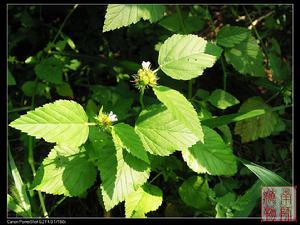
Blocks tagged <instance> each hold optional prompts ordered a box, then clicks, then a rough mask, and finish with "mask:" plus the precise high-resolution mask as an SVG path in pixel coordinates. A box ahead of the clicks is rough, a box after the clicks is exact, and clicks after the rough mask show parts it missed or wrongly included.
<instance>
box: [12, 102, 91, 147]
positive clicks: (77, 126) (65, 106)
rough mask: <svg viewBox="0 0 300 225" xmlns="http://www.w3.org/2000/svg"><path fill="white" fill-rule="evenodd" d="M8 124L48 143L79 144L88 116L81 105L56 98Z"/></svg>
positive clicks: (85, 132) (83, 137) (81, 140)
mask: <svg viewBox="0 0 300 225" xmlns="http://www.w3.org/2000/svg"><path fill="white" fill-rule="evenodd" d="M9 126H11V127H13V128H16V129H18V130H21V131H23V132H25V133H27V134H29V135H31V136H34V137H36V138H44V139H45V141H47V142H50V143H57V144H63V145H69V146H80V145H81V144H83V143H84V142H85V141H86V139H87V137H88V133H89V127H88V118H87V115H86V114H85V112H84V110H83V108H82V106H81V105H79V104H78V103H76V102H74V101H68V100H57V101H55V102H54V103H49V104H45V105H43V106H42V107H38V108H36V109H35V110H32V111H29V112H27V114H25V115H22V116H21V117H20V118H18V119H16V120H14V121H13V122H11V123H10V124H9Z"/></svg>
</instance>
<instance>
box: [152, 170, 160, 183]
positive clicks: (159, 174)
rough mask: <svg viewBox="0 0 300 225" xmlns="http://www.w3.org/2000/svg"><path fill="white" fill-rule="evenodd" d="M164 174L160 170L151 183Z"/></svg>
mask: <svg viewBox="0 0 300 225" xmlns="http://www.w3.org/2000/svg"><path fill="white" fill-rule="evenodd" d="M161 174H162V171H160V172H159V173H158V174H156V176H155V177H153V179H152V180H151V181H150V182H149V183H150V184H151V183H152V182H153V181H155V180H156V179H157V178H158V177H159V176H160V175H161Z"/></svg>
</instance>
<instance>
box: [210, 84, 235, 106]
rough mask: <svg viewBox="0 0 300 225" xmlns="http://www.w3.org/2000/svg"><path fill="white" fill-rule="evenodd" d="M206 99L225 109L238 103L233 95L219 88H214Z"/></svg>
mask: <svg viewBox="0 0 300 225" xmlns="http://www.w3.org/2000/svg"><path fill="white" fill-rule="evenodd" d="M208 101H209V102H210V103H211V104H212V105H213V106H215V107H217V108H219V109H227V108H228V107H230V106H233V105H236V104H239V103H240V101H239V100H238V99H236V98H235V97H234V96H232V95H231V94H229V93H228V92H226V91H223V90H221V89H216V90H214V91H213V93H211V95H210V96H209V99H208Z"/></svg>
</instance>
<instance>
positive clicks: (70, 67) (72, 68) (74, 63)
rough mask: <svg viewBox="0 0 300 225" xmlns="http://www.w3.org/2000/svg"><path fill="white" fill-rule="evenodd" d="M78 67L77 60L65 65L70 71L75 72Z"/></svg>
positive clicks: (79, 63)
mask: <svg viewBox="0 0 300 225" xmlns="http://www.w3.org/2000/svg"><path fill="white" fill-rule="evenodd" d="M80 65H81V62H80V61H78V60H77V59H72V60H71V61H70V63H69V64H68V65H65V67H66V68H68V69H70V70H73V71H76V70H77V69H78V68H79V66H80Z"/></svg>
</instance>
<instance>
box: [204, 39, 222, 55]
mask: <svg viewBox="0 0 300 225" xmlns="http://www.w3.org/2000/svg"><path fill="white" fill-rule="evenodd" d="M222 52H223V49H222V48H221V47H219V46H218V45H216V44H215V42H212V41H208V42H207V43H206V46H205V51H204V53H206V54H209V55H213V56H215V57H216V59H218V58H220V56H221V54H222Z"/></svg>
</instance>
